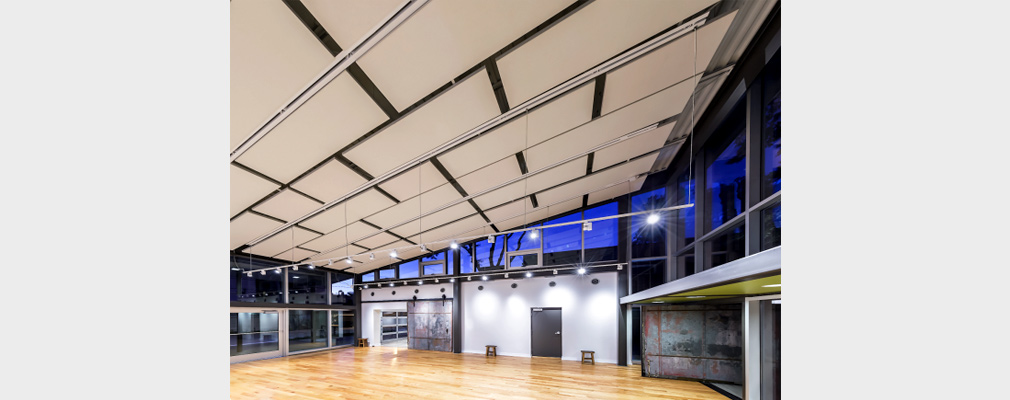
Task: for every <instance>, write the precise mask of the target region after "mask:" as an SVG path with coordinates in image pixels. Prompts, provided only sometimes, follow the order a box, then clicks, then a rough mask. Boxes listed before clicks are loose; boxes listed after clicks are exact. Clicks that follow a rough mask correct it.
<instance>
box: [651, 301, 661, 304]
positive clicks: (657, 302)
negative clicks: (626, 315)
mask: <svg viewBox="0 0 1010 400" xmlns="http://www.w3.org/2000/svg"><path fill="white" fill-rule="evenodd" d="M652 303H653V304H663V302H662V301H654V302H652Z"/></svg>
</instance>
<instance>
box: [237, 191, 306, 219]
mask: <svg viewBox="0 0 1010 400" xmlns="http://www.w3.org/2000/svg"><path fill="white" fill-rule="evenodd" d="M320 206H322V204H319V203H317V202H315V201H312V199H309V198H308V197H305V196H302V195H300V194H298V193H295V192H293V191H292V190H291V189H284V190H282V191H281V192H280V193H277V195H275V196H274V197H271V198H270V199H269V200H267V201H264V202H263V203H261V204H260V205H258V206H256V207H253V210H255V211H257V212H261V213H263V214H266V215H269V216H271V217H274V218H280V219H282V220H284V221H292V220H294V219H296V218H299V217H301V216H303V215H305V214H307V213H309V212H310V211H313V210H316V209H318V208H319V207H320Z"/></svg>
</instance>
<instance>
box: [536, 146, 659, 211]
mask: <svg viewBox="0 0 1010 400" xmlns="http://www.w3.org/2000/svg"><path fill="white" fill-rule="evenodd" d="M657 155H658V153H654V154H652V155H651V156H647V157H642V158H639V159H637V160H634V161H632V162H629V163H626V164H622V165H618V166H615V167H613V168H610V169H607V170H604V171H600V172H597V173H594V174H592V175H589V176H586V177H584V178H580V179H578V180H576V181H574V182H570V183H567V184H565V185H562V186H559V187H556V188H553V189H550V190H547V191H544V192H541V193H537V200H539V201H541V202H543V203H544V204H552V203H557V202H560V201H567V200H568V199H569V198H571V197H572V196H578V195H582V194H586V193H590V192H593V191H596V190H600V189H602V188H603V187H604V186H607V185H609V184H611V183H615V182H625V181H627V180H628V179H629V178H631V177H633V176H635V175H638V174H642V173H645V172H648V171H649V169H650V168H652V164H653V162H654V161H655V160H656V156H657ZM638 179H645V178H644V177H642V178H638Z"/></svg>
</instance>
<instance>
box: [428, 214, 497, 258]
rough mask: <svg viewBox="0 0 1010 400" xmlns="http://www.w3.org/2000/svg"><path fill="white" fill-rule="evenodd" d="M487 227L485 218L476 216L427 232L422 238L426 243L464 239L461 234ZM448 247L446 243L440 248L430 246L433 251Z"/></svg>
mask: <svg viewBox="0 0 1010 400" xmlns="http://www.w3.org/2000/svg"><path fill="white" fill-rule="evenodd" d="M485 225H487V222H485V221H484V218H481V217H480V215H477V214H474V215H472V216H469V217H467V218H464V219H461V220H459V221H456V222H453V223H451V224H448V225H445V226H441V227H438V228H435V229H432V230H429V231H427V232H425V233H424V235H423V236H422V237H423V238H424V240H425V241H441V240H448V239H454V238H458V237H462V236H461V234H463V233H466V232H470V231H472V230H474V229H478V228H482V227H484V226H485ZM447 245H448V244H447V243H445V244H442V245H439V246H436V245H430V246H428V247H429V248H431V249H441V248H445V247H446V246H447Z"/></svg>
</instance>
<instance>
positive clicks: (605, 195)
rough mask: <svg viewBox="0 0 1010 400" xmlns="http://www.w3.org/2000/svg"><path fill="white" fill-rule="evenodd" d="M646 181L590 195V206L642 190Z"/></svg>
mask: <svg viewBox="0 0 1010 400" xmlns="http://www.w3.org/2000/svg"><path fill="white" fill-rule="evenodd" d="M644 183H645V179H636V180H635V181H634V182H631V185H630V186H629V185H628V184H618V185H614V186H611V187H609V188H606V189H603V190H597V191H595V192H592V193H590V194H589V204H596V203H599V202H601V201H605V200H610V199H613V198H615V197H618V196H623V195H626V194H628V193H631V192H634V191H636V190H638V189H641V188H642V185H643V184H644Z"/></svg>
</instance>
